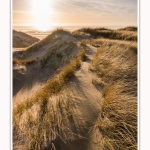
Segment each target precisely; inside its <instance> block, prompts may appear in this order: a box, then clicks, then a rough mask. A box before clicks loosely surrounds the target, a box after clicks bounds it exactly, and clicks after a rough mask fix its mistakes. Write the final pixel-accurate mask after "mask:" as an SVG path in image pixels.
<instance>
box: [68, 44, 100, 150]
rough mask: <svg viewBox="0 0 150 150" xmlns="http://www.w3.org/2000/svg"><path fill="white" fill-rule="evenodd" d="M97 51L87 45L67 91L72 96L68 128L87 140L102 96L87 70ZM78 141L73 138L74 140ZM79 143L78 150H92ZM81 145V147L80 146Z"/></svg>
mask: <svg viewBox="0 0 150 150" xmlns="http://www.w3.org/2000/svg"><path fill="white" fill-rule="evenodd" d="M96 51H97V49H96V48H95V47H93V46H90V45H88V48H87V49H86V56H87V60H86V61H85V62H83V63H82V66H81V68H80V70H78V71H77V72H76V74H75V78H74V79H73V81H72V82H71V83H70V85H69V89H68V90H70V91H71V95H72V103H73V107H72V111H73V120H74V124H75V125H74V127H70V128H71V130H72V131H73V132H74V133H75V134H77V135H78V136H83V137H86V138H88V133H89V131H90V130H91V129H92V127H93V126H94V125H95V122H96V120H97V117H98V115H99V113H100V106H101V102H102V99H103V98H102V94H101V92H100V90H99V89H97V88H96V87H95V86H94V85H93V83H92V78H93V76H94V74H93V73H92V72H91V71H90V70H89V65H90V63H91V61H92V59H93V58H94V56H95V53H96ZM77 139H79V137H77V136H75V137H74V140H77ZM81 141H82V142H81V143H77V144H78V146H77V147H78V149H79V150H80V147H82V150H87V149H89V150H92V149H93V148H92V147H91V146H90V142H88V140H84V139H82V138H81ZM81 144H82V146H81Z"/></svg>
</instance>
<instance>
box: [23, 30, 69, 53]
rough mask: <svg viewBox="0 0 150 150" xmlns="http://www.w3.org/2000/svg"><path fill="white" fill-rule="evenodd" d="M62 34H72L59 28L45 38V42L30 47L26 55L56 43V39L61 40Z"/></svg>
mask: <svg viewBox="0 0 150 150" xmlns="http://www.w3.org/2000/svg"><path fill="white" fill-rule="evenodd" d="M61 34H70V32H69V31H67V30H64V29H62V28H58V29H56V30H53V31H52V33H51V34H49V35H48V36H47V37H45V38H44V39H43V40H41V41H39V42H37V43H35V44H33V45H31V46H29V47H28V48H27V49H26V50H25V51H24V54H27V53H30V52H33V51H36V50H37V49H40V48H41V47H42V46H45V45H47V44H50V43H52V42H54V41H55V40H56V39H58V38H59V36H60V35H61Z"/></svg>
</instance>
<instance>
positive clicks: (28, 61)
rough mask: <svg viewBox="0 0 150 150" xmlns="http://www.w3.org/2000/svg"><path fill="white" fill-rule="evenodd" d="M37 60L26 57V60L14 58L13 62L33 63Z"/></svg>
mask: <svg viewBox="0 0 150 150" xmlns="http://www.w3.org/2000/svg"><path fill="white" fill-rule="evenodd" d="M34 62H35V59H26V60H22V59H18V58H13V64H23V65H26V64H32V63H34Z"/></svg>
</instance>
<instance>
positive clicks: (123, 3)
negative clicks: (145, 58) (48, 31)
mask: <svg viewBox="0 0 150 150" xmlns="http://www.w3.org/2000/svg"><path fill="white" fill-rule="evenodd" d="M42 24H45V26H46V25H100V26H105V25H107V26H122V25H123V26H128V25H135V26H137V0H103V1H102V0H13V25H34V26H40V25H42Z"/></svg>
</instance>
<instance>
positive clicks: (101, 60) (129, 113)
mask: <svg viewBox="0 0 150 150" xmlns="http://www.w3.org/2000/svg"><path fill="white" fill-rule="evenodd" d="M105 42H106V41H105ZM133 45H134V46H135V44H134V43H133ZM133 45H132V43H131V44H127V43H125V42H124V41H122V43H121V42H120V43H116V42H114V43H112V41H111V42H110V43H109V41H107V42H106V43H103V44H102V45H101V48H99V49H98V51H97V55H96V56H95V59H94V61H93V67H94V68H93V69H94V70H95V72H96V73H97V75H98V76H99V77H101V78H102V80H103V82H104V85H105V87H104V90H103V96H104V102H103V105H102V108H101V115H100V116H99V118H98V122H97V124H96V126H97V127H98V128H99V131H100V133H101V135H102V146H103V149H105V150H107V149H110V150H116V149H120V150H126V149H132V150H133V149H137V53H135V52H134V51H133Z"/></svg>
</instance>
